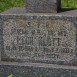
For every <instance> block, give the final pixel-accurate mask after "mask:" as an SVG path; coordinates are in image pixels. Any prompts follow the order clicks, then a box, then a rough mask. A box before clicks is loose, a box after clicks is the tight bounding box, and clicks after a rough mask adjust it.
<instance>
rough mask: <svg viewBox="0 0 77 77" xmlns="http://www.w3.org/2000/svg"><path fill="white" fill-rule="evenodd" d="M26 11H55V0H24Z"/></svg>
mask: <svg viewBox="0 0 77 77" xmlns="http://www.w3.org/2000/svg"><path fill="white" fill-rule="evenodd" d="M25 3H26V6H25V7H26V12H28V13H57V0H25Z"/></svg>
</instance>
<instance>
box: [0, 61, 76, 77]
mask: <svg viewBox="0 0 77 77" xmlns="http://www.w3.org/2000/svg"><path fill="white" fill-rule="evenodd" d="M9 75H12V77H77V67H76V66H73V67H72V66H61V65H51V64H37V63H34V64H32V63H24V64H23V63H9V62H8V63H1V64H0V77H8V76H9Z"/></svg>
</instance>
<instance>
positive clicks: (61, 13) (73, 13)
mask: <svg viewBox="0 0 77 77" xmlns="http://www.w3.org/2000/svg"><path fill="white" fill-rule="evenodd" d="M58 14H59V15H67V16H68V15H71V16H77V9H75V10H70V11H65V12H60V13H58Z"/></svg>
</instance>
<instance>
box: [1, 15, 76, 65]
mask: <svg viewBox="0 0 77 77" xmlns="http://www.w3.org/2000/svg"><path fill="white" fill-rule="evenodd" d="M0 20H1V21H0V26H2V30H3V40H2V41H3V45H2V48H3V49H2V50H1V61H13V62H36V63H40V62H41V63H51V64H72V65H77V61H76V58H77V56H76V53H77V52H76V46H77V45H76V44H77V43H76V42H77V36H76V35H77V34H76V33H77V26H76V25H77V20H76V17H71V16H68V17H67V16H60V15H57V16H56V15H37V14H36V15H32V14H26V15H1V16H0Z"/></svg>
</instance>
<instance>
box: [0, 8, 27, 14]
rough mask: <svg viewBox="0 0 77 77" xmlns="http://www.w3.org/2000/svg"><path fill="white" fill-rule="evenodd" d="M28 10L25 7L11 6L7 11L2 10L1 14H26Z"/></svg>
mask: <svg viewBox="0 0 77 77" xmlns="http://www.w3.org/2000/svg"><path fill="white" fill-rule="evenodd" d="M25 13H26V10H25V8H16V7H15V8H11V9H8V10H7V11H4V12H2V13H1V14H25Z"/></svg>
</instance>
